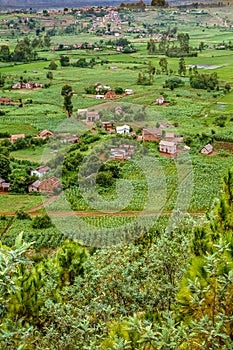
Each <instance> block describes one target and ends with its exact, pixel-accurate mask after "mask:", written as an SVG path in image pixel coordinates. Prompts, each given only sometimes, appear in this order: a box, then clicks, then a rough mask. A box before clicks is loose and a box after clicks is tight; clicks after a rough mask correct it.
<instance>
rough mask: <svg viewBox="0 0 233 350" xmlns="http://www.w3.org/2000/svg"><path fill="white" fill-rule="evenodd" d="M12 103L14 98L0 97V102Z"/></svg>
mask: <svg viewBox="0 0 233 350" xmlns="http://www.w3.org/2000/svg"><path fill="white" fill-rule="evenodd" d="M11 103H12V98H7V97H0V104H4V105H8V104H11Z"/></svg>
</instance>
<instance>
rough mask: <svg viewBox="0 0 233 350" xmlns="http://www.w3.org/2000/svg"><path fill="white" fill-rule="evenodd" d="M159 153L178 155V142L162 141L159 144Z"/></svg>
mask: <svg viewBox="0 0 233 350" xmlns="http://www.w3.org/2000/svg"><path fill="white" fill-rule="evenodd" d="M159 151H160V152H164V153H168V154H175V153H176V142H173V141H164V140H161V141H160V143H159Z"/></svg>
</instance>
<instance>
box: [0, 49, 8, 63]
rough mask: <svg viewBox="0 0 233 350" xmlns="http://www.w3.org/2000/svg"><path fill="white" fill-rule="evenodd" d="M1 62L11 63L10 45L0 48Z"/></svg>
mask: <svg viewBox="0 0 233 350" xmlns="http://www.w3.org/2000/svg"><path fill="white" fill-rule="evenodd" d="M0 61H3V62H10V61H11V53H10V49H9V46H8V45H2V46H1V48H0Z"/></svg>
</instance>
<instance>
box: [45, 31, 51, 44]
mask: <svg viewBox="0 0 233 350" xmlns="http://www.w3.org/2000/svg"><path fill="white" fill-rule="evenodd" d="M50 45H51V38H50V35H49V34H46V35H45V36H44V46H46V47H50Z"/></svg>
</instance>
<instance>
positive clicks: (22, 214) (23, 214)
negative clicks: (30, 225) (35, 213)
mask: <svg viewBox="0 0 233 350" xmlns="http://www.w3.org/2000/svg"><path fill="white" fill-rule="evenodd" d="M16 219H18V220H31V217H30V215H29V214H28V213H26V212H25V211H23V210H22V209H19V210H17V212H16Z"/></svg>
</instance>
